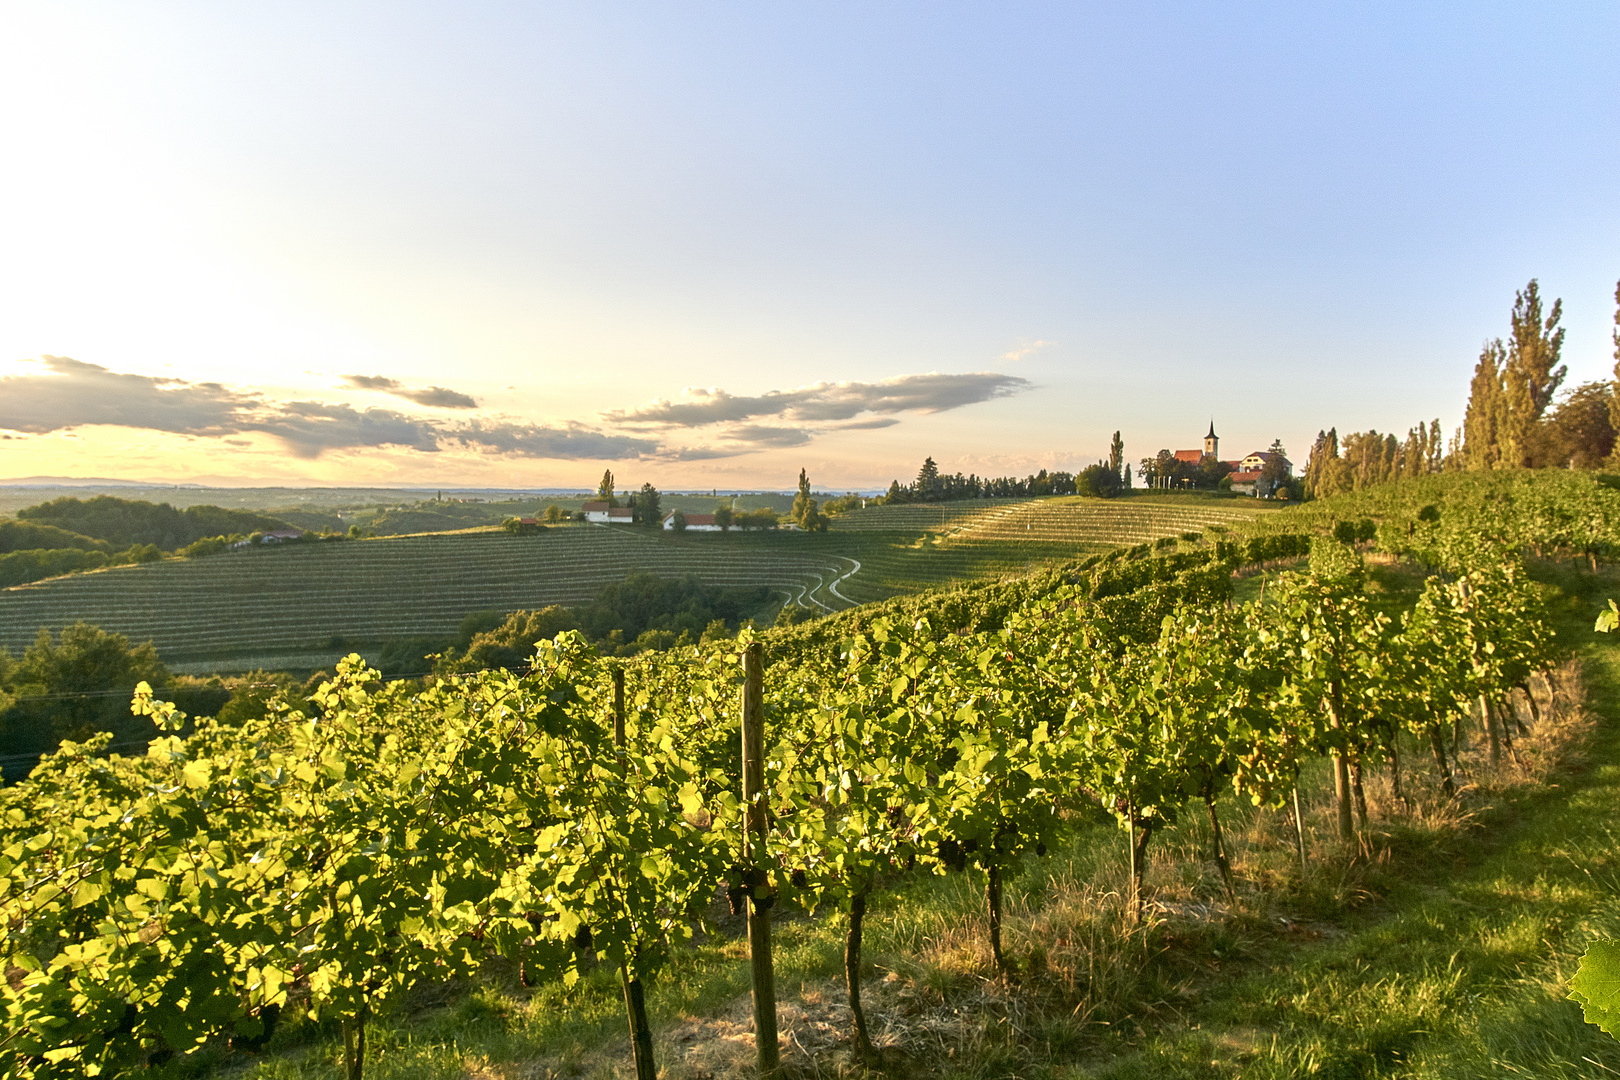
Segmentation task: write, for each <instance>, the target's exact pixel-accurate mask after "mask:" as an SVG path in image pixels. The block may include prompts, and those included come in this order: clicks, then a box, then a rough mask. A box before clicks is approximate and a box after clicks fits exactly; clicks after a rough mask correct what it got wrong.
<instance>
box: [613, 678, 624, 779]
mask: <svg viewBox="0 0 1620 1080" xmlns="http://www.w3.org/2000/svg"><path fill="white" fill-rule="evenodd" d="M613 753H614V755H615V756H616V757H617V758H618V759H619V761H618V764H619V775H620V776H623V775H625V760H624V668H622V667H614V669H613Z"/></svg>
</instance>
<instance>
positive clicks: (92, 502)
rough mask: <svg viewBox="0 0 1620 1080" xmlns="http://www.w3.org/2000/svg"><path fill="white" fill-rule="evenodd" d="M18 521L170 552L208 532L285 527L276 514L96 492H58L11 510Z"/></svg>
mask: <svg viewBox="0 0 1620 1080" xmlns="http://www.w3.org/2000/svg"><path fill="white" fill-rule="evenodd" d="M17 517H18V519H19V520H21V521H25V522H30V523H32V524H36V525H44V526H53V527H54V528H56V529H61V530H66V531H68V532H73V533H79V534H80V535H82V536H87V537H90V538H92V539H94V540H104V541H106V542H107V543H108V544H111V545H112V546H113V547H114V548H119V549H121V548H127V547H130V546H132V545H134V544H156V545H157V546H158V547H159V548H162V549H163V550H164V551H174V550H176V549H178V548H183V547H185V546H186V545H187V544H190V543H193V542H194V541H197V540H202V539H204V538H205V537H210V536H227V535H229V534H231V533H243V534H246V533H254V532H268V531H271V530H275V529H285V528H287V523H286V522H284V521H281V520H280V519H278V518H273V517H267V516H266V515H264V514H255V513H251V512H249V511H246V510H227V509H225V508H223V507H219V506H188V507H186V508H185V509H184V510H176V509H175V508H174V507H172V506H170V505H169V504H168V503H150V502H142V501H139V500H135V499H119V498H114V497H113V496H111V495H98V496H96V497H95V498H93V499H82V500H81V499H76V498H73V497H72V496H63V497H62V498H59V499H52V500H51V501H50V502H46V503H40V504H39V505H38V506H28V507H24V508H23V509H21V510H18V511H17Z"/></svg>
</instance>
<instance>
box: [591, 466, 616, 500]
mask: <svg viewBox="0 0 1620 1080" xmlns="http://www.w3.org/2000/svg"><path fill="white" fill-rule="evenodd" d="M596 497H597V498H598V499H606V500H607V504H608V505H609V506H618V505H619V500H618V499H616V498H614V496H613V470H612V469H604V470H602V482H601V483H599V484H597V485H596Z"/></svg>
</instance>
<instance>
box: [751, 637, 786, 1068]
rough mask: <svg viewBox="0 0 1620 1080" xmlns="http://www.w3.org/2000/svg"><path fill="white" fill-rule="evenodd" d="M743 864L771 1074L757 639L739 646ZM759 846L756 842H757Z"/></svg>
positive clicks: (757, 1010)
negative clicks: (740, 649) (740, 668)
mask: <svg viewBox="0 0 1620 1080" xmlns="http://www.w3.org/2000/svg"><path fill="white" fill-rule="evenodd" d="M742 794H743V815H744V817H743V866H744V872H745V873H746V875H747V877H746V879H745V882H746V884H747V886H748V961H749V967H750V969H751V971H752V975H753V981H754V1046H755V1048H756V1049H757V1052H758V1055H759V1073H760V1075H761V1076H775V1075H776V1071H777V1066H778V1063H779V1061H780V1055H779V1051H778V1049H777V1043H776V976H775V974H774V972H773V970H772V967H771V898H770V897H769V896H764V897H761V896H759V893H760V892H762V891H763V890H764V888H765V886H766V882H767V877H766V873H765V867H764V856H765V851H766V847H765V837H766V831H767V830H768V829H769V828H770V823H769V821H768V820H767V817H766V802H765V800H766V796H765V669H764V661H763V659H762V657H761V647H760V644H759V642H757V641H756V642H752V643H750V644H749V645H748V646H747V647H746V648H744V649H743V697H742ZM756 845H757V847H756Z"/></svg>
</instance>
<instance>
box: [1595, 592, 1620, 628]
mask: <svg viewBox="0 0 1620 1080" xmlns="http://www.w3.org/2000/svg"><path fill="white" fill-rule="evenodd" d="M1592 629H1594V630H1596V631H1597V632H1598V633H1600V634H1608V633H1612V632H1613V631H1615V630H1620V606H1617V605H1616V604H1615V602H1614V601H1613V600H1612V599H1611V600H1610V601H1609V610H1608V611H1600V612H1598V617H1597V625H1596V626H1594V627H1592Z"/></svg>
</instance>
